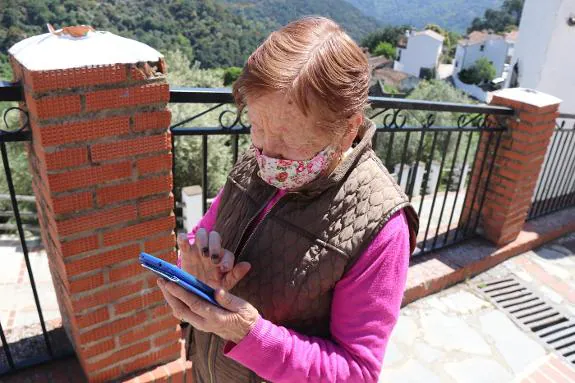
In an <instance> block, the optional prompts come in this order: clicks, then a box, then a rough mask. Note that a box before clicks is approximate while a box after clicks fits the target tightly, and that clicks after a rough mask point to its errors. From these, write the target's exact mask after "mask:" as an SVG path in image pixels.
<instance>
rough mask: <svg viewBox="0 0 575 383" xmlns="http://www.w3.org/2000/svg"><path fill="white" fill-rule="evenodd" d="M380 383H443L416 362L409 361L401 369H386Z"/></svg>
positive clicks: (382, 373) (380, 377)
mask: <svg viewBox="0 0 575 383" xmlns="http://www.w3.org/2000/svg"><path fill="white" fill-rule="evenodd" d="M379 382H380V383H395V382H398V383H399V382H400V383H441V379H440V378H439V376H437V375H436V374H434V373H433V372H432V371H431V370H429V369H428V368H426V367H425V366H423V365H422V364H421V363H419V362H417V361H415V360H408V361H407V362H406V363H405V364H403V365H402V366H401V367H399V368H387V369H386V368H384V369H383V370H382V372H381V374H380V376H379Z"/></svg>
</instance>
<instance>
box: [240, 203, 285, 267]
mask: <svg viewBox="0 0 575 383" xmlns="http://www.w3.org/2000/svg"><path fill="white" fill-rule="evenodd" d="M290 194H295V193H290V192H287V193H286V194H284V195H283V196H281V197H280V198H279V199H278V200H277V201H276V203H275V204H274V205H273V206H272V208H271V209H270V210H269V211H268V212H267V214H266V215H264V216H263V217H262V219H261V220H260V221H259V222H258V223H257V225H256V226H254V229H253V230H252V232H251V233H250V235H249V236H248V238H247V239H246V240H245V241H244V242H243V243H241V245H242V246H241V247H240V246H238V249H239V251H240V252H239V254H238V260H239V259H240V258H241V256H242V254H243V252H244V249H245V247H246V245H247V244H248V242H249V241H250V240H251V239H252V237H253V236H254V234H255V232H256V231H257V229H258V227H260V225H261V224H262V222H263V221H264V220H265V219H266V217H267V216H268V215H270V214H271V213H272V211H274V210H275V208H276V207H277V206H279V204H280V201H282V200H283V199H284V198H285V197H287V196H288V195H290ZM274 196H275V194H274ZM274 196H272V197H271V198H269V199H268V200H267V201H266V203H265V205H264V207H263V208H262V209H260V210H259V211H258V213H257V214H256V217H258V216H259V215H260V213H261V212H262V210H263V209H264V208H265V207H266V206H267V205H268V203H270V201H271V200H272V198H273V197H274ZM282 202H283V201H282ZM252 221H253V218H252V219H251V220H250V222H249V224H248V226H247V227H246V229H245V230H244V233H242V238H243V236H244V235H245V231H246V230H247V229H248V228H249V226H250V225H251V224H252ZM236 251H237V250H236Z"/></svg>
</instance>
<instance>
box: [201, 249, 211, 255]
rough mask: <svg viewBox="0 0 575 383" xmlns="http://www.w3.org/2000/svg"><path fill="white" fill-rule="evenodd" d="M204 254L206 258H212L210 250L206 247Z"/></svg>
mask: <svg viewBox="0 0 575 383" xmlns="http://www.w3.org/2000/svg"><path fill="white" fill-rule="evenodd" d="M202 253H203V255H204V257H209V256H210V249H208V248H207V247H204V248H203V249H202Z"/></svg>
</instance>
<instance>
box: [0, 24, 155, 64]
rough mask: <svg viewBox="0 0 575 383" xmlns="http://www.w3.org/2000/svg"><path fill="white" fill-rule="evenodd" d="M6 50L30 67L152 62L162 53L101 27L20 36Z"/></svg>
mask: <svg viewBox="0 0 575 383" xmlns="http://www.w3.org/2000/svg"><path fill="white" fill-rule="evenodd" d="M8 52H9V53H10V54H11V55H13V56H14V58H15V59H16V60H18V62H20V63H21V64H22V65H23V66H24V67H25V68H26V69H28V70H31V71H44V70H54V69H69V68H81V67H90V66H96V65H112V64H134V63H137V62H145V61H151V62H155V61H159V59H160V58H162V57H164V56H163V55H162V54H161V53H160V52H158V51H157V50H155V49H154V48H151V47H149V46H148V45H146V44H143V43H140V42H138V41H135V40H131V39H127V38H124V37H120V36H117V35H115V34H113V33H110V32H104V31H89V32H88V33H86V35H85V36H82V37H72V36H70V35H67V34H59V35H58V34H54V33H46V34H43V35H38V36H33V37H30V38H27V39H25V40H22V41H20V42H18V43H16V44H14V45H13V46H12V47H11V48H10V49H9V50H8Z"/></svg>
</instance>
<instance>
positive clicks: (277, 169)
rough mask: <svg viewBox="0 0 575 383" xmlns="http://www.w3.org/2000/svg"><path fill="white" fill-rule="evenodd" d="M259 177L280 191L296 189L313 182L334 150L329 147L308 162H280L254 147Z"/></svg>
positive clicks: (327, 162)
mask: <svg viewBox="0 0 575 383" xmlns="http://www.w3.org/2000/svg"><path fill="white" fill-rule="evenodd" d="M254 149H255V151H256V160H257V162H258V165H259V168H260V172H259V176H260V177H261V178H262V179H263V180H264V181H265V182H266V183H268V184H270V185H271V186H274V187H276V188H278V189H281V190H293V189H298V188H300V187H302V186H304V185H306V184H308V183H310V182H311V181H313V180H315V179H316V178H317V177H319V175H320V174H321V173H322V172H323V171H325V170H326V169H327V168H328V167H329V165H330V163H331V160H332V159H333V156H334V154H335V149H334V148H333V147H332V146H331V145H330V146H328V147H326V148H325V149H323V150H322V151H321V152H319V153H318V154H316V155H315V156H314V157H313V158H311V159H309V160H280V159H277V158H272V157H268V156H266V155H264V154H262V152H261V151H260V150H259V149H258V148H256V147H254Z"/></svg>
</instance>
